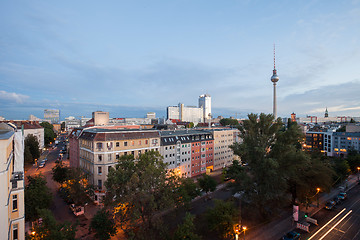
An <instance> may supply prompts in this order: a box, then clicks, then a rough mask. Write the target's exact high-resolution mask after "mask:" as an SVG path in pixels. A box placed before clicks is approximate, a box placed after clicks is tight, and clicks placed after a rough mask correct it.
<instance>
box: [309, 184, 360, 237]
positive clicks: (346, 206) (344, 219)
mask: <svg viewBox="0 0 360 240" xmlns="http://www.w3.org/2000/svg"><path fill="white" fill-rule="evenodd" d="M347 194H348V197H347V199H346V200H344V201H343V202H342V203H341V204H339V205H336V209H333V210H325V209H322V210H320V211H319V212H318V213H317V214H315V215H314V216H313V218H315V219H317V220H318V223H319V226H313V225H312V226H311V232H310V233H307V234H302V237H303V238H304V239H317V240H321V239H324V240H331V239H333V240H335V239H336V240H338V239H346V240H355V239H360V185H356V186H355V187H354V188H352V189H351V190H349V191H348V192H347Z"/></svg>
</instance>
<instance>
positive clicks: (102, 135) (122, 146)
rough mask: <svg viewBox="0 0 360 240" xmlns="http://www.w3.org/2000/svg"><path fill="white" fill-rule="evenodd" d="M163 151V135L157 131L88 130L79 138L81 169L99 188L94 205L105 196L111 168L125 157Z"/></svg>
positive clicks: (97, 188)
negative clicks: (161, 143) (161, 137)
mask: <svg viewBox="0 0 360 240" xmlns="http://www.w3.org/2000/svg"><path fill="white" fill-rule="evenodd" d="M151 150H154V151H159V150H160V134H159V131H156V130H140V129H132V130H119V129H104V128H89V129H85V130H84V131H83V132H82V134H81V135H80V137H79V167H80V168H81V169H83V170H84V171H85V172H87V173H89V175H90V182H91V183H92V184H93V185H94V186H95V187H96V191H95V199H94V200H95V202H96V203H100V202H101V200H102V197H103V196H104V195H105V187H104V182H105V181H106V179H107V174H108V172H109V169H110V168H111V167H114V166H115V165H116V163H117V161H118V159H119V158H120V156H122V155H130V154H132V155H134V156H135V158H137V157H139V155H141V154H142V153H145V152H148V151H151Z"/></svg>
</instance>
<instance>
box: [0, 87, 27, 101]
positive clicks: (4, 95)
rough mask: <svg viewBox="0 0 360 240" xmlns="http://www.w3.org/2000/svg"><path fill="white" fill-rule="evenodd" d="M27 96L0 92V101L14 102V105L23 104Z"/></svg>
mask: <svg viewBox="0 0 360 240" xmlns="http://www.w3.org/2000/svg"><path fill="white" fill-rule="evenodd" d="M28 98H29V96H26V95H23V94H19V93H14V92H6V91H3V90H0V99H1V100H5V101H15V102H16V103H20V104H21V103H24V101H25V100H27V99H28Z"/></svg>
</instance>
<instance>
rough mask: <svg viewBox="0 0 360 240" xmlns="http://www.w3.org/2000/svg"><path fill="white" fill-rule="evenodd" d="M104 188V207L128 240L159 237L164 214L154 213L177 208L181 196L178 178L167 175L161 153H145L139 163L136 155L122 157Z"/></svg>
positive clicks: (109, 174)
mask: <svg viewBox="0 0 360 240" xmlns="http://www.w3.org/2000/svg"><path fill="white" fill-rule="evenodd" d="M105 186H106V189H107V192H106V197H105V205H106V206H109V207H112V208H113V209H114V214H115V217H116V219H117V222H118V223H119V225H120V227H121V228H122V229H123V230H125V232H126V233H127V234H128V237H129V238H137V239H156V238H158V234H159V232H160V231H162V229H163V227H164V225H163V224H162V223H161V214H157V216H156V217H155V214H156V213H160V212H161V211H163V210H165V209H167V208H169V207H173V206H175V203H176V199H177V196H178V195H177V193H176V187H177V186H178V182H177V178H176V176H174V175H173V174H171V173H168V174H167V167H166V164H165V163H164V162H163V161H162V156H161V155H160V154H159V153H158V152H155V151H150V152H147V153H144V154H142V155H141V156H140V157H139V159H136V160H135V159H134V156H133V155H125V156H122V157H121V158H120V159H119V161H118V163H117V165H116V167H115V169H110V172H109V173H108V178H107V181H106V182H105ZM140 223H141V227H139V224H140ZM135 232H136V236H135Z"/></svg>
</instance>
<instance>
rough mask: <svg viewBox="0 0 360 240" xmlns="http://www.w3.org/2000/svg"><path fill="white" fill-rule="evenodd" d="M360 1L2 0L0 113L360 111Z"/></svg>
mask: <svg viewBox="0 0 360 240" xmlns="http://www.w3.org/2000/svg"><path fill="white" fill-rule="evenodd" d="M359 29H360V0H348V1H347V0H344V1H338V0H321V1H320V0H319V1H317V0H313V1H310V0H309V1H307V0H302V1H300V0H294V1H288V0H284V1H276V0H274V1H266V0H264V1H261V0H253V1H251V0H226V1H220V0H217V1H215V0H196V1H194V0H172V1H169V0H152V1H149V0H136V1H122V0H107V1H90V0H86V1H84V0H77V1H66V0H65V1H45V0H44V1H37V0H33V1H22V0H18V1H6V0H1V1H0V32H1V34H0V116H2V117H5V118H6V119H28V117H29V115H30V114H33V115H35V116H37V117H39V118H43V110H44V109H60V112H61V118H62V119H64V118H65V117H67V116H75V117H78V116H87V117H90V116H91V112H93V111H97V110H102V111H109V112H110V117H144V116H145V115H146V113H147V112H149V111H154V112H156V114H157V117H165V116H166V107H167V106H175V105H177V104H178V103H180V102H181V103H184V104H185V105H189V106H195V105H197V104H198V97H199V95H201V94H204V93H208V94H210V95H211V97H212V112H213V116H214V117H217V116H219V115H222V116H224V117H229V116H236V117H246V115H247V114H248V113H261V112H265V113H272V96H273V95H272V94H273V85H272V83H271V81H270V78H271V76H272V70H273V67H274V62H273V58H274V57H273V50H274V49H273V48H274V47H273V46H274V44H275V46H276V69H277V72H278V76H279V78H280V80H279V82H278V84H277V105H278V116H280V117H289V116H290V114H291V113H292V112H295V113H296V114H297V115H298V116H306V115H314V116H323V115H324V112H325V108H326V107H327V109H328V111H329V116H345V115H346V116H360V30H359Z"/></svg>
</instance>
